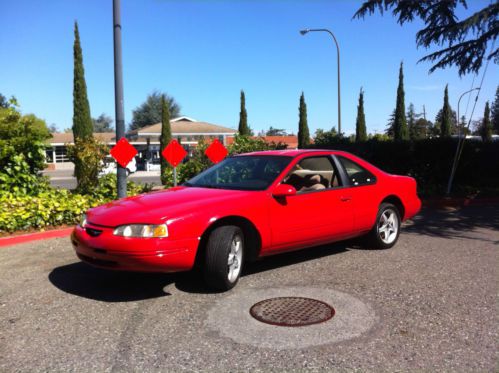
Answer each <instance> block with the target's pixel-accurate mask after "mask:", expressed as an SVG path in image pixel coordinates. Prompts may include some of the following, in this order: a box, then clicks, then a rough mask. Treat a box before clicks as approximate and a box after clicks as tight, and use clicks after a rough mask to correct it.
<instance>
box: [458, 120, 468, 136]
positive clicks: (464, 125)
mask: <svg viewBox="0 0 499 373" xmlns="http://www.w3.org/2000/svg"><path fill="white" fill-rule="evenodd" d="M459 132H460V133H461V136H462V135H463V134H464V135H466V136H467V135H469V134H470V130H469V129H468V123H467V122H466V117H465V116H464V115H461V120H460V121H459Z"/></svg>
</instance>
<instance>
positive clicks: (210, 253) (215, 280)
mask: <svg viewBox="0 0 499 373" xmlns="http://www.w3.org/2000/svg"><path fill="white" fill-rule="evenodd" d="M237 242H239V245H240V246H239V250H240V252H241V253H240V255H239V254H234V252H237V253H239V251H238V250H236V249H235V247H234V243H237ZM231 254H233V256H232V265H229V263H230V260H231V257H230V255H231ZM243 262H244V235H243V232H242V230H241V229H240V228H239V227H237V226H235V225H225V226H222V227H218V228H215V229H214V230H213V232H211V234H210V237H209V238H208V242H207V244H206V251H205V261H204V268H203V272H204V279H205V281H206V283H207V285H208V287H209V288H210V289H213V290H219V291H226V290H230V289H232V288H233V287H234V286H235V285H236V284H237V282H238V281H239V277H240V276H241V271H242V266H243ZM231 270H233V271H237V273H236V272H231Z"/></svg>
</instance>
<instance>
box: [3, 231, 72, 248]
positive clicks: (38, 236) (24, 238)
mask: <svg viewBox="0 0 499 373" xmlns="http://www.w3.org/2000/svg"><path fill="white" fill-rule="evenodd" d="M73 229H74V228H73V227H71V228H62V229H53V230H50V231H46V232H35V233H27V234H21V235H19V236H9V237H0V247H5V246H12V245H17V244H21V243H25V242H31V241H38V240H46V239H49V238H57V237H67V236H69V235H70V234H71V232H72V231H73Z"/></svg>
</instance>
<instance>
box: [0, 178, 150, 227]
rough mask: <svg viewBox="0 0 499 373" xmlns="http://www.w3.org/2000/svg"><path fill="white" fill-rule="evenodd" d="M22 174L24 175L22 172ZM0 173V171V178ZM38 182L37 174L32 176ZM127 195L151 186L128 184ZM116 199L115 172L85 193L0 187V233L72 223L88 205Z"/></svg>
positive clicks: (41, 188) (145, 190)
mask: <svg viewBox="0 0 499 373" xmlns="http://www.w3.org/2000/svg"><path fill="white" fill-rule="evenodd" d="M21 175H24V174H22V173H21ZM1 176H2V174H0V177H1ZM31 177H32V180H33V181H37V180H38V178H37V177H36V176H31ZM0 180H1V179H0ZM127 190H128V195H130V196H131V195H136V194H139V193H144V192H147V191H149V190H151V186H150V185H147V184H146V185H138V184H135V183H133V182H128V184H127ZM115 198H116V175H106V176H104V177H102V178H100V179H99V187H98V188H96V189H95V190H94V191H93V192H92V193H90V194H88V195H82V194H78V193H72V192H70V191H68V190H65V189H54V188H51V187H50V186H49V185H48V184H46V185H44V187H40V186H39V188H38V189H37V190H36V192H34V191H33V193H31V195H29V194H26V193H23V189H22V188H19V189H15V190H13V191H7V190H0V206H2V208H1V209H0V232H14V231H17V230H24V229H31V228H43V227H47V226H58V225H62V224H75V223H77V222H78V220H79V219H80V216H81V215H82V214H83V213H84V212H85V211H86V210H88V209H89V208H91V207H95V206H98V205H101V204H103V203H106V202H109V201H111V200H113V199H115Z"/></svg>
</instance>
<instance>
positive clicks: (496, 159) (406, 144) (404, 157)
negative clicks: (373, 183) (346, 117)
mask: <svg viewBox="0 0 499 373" xmlns="http://www.w3.org/2000/svg"><path fill="white" fill-rule="evenodd" d="M456 146H457V140H456V139H425V140H419V141H399V142H395V141H377V140H369V141H367V142H363V143H352V142H349V141H348V140H346V139H345V140H341V141H337V142H335V143H330V144H319V145H314V146H312V147H313V148H321V149H324V148H326V149H337V150H344V151H347V152H350V153H353V154H355V155H357V156H359V157H361V158H363V159H365V160H367V161H369V162H371V163H372V164H374V165H375V166H377V167H379V168H381V169H382V170H384V171H386V172H389V173H393V174H399V175H410V176H412V177H414V178H415V179H416V180H417V182H418V188H419V193H420V194H421V195H422V196H423V197H427V196H434V195H443V194H444V192H445V189H446V186H447V182H448V180H449V175H450V170H451V166H452V162H453V159H454V154H455V151H456ZM470 192H480V193H482V194H484V195H498V194H499V142H490V143H486V142H481V141H470V140H467V141H466V142H465V145H464V148H463V152H462V155H461V159H460V162H459V167H458V169H457V171H456V176H455V179H454V187H453V194H454V195H463V194H467V193H470Z"/></svg>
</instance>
